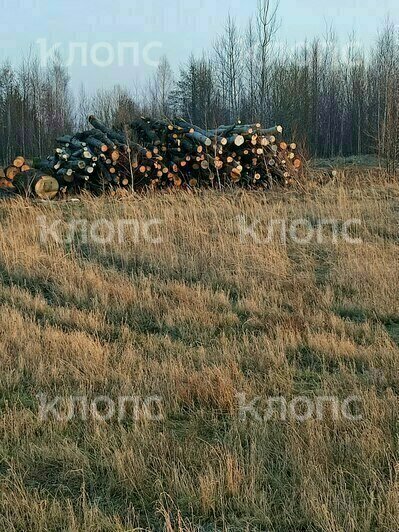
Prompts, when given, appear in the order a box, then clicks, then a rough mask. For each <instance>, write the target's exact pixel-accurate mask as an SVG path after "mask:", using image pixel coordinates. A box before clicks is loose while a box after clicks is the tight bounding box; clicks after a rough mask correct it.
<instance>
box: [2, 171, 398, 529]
mask: <svg viewBox="0 0 399 532" xmlns="http://www.w3.org/2000/svg"><path fill="white" fill-rule="evenodd" d="M398 215H399V186H398V183H397V182H396V183H394V182H383V181H381V182H378V183H375V184H372V181H371V180H370V179H368V177H367V175H366V173H365V174H364V175H363V174H362V175H358V176H352V177H351V178H350V179H349V178H347V179H345V178H344V176H343V175H341V174H340V175H339V176H338V178H337V180H336V182H335V183H330V184H327V185H325V186H322V187H321V186H320V187H318V186H314V187H311V188H309V189H308V190H306V191H305V190H292V191H274V192H270V193H266V194H261V193H250V192H231V193H225V194H219V193H217V192H213V193H212V192H204V193H201V194H198V195H191V196H190V195H187V194H183V193H182V194H174V195H172V194H171V195H163V196H161V195H154V196H147V197H141V198H139V197H137V198H130V199H127V200H126V199H124V200H118V199H115V198H106V197H103V198H97V199H91V198H83V199H82V201H80V202H79V203H70V202H59V203H50V204H45V203H32V202H28V201H25V200H23V199H20V200H13V201H9V202H8V201H7V202H6V201H4V202H3V203H2V204H1V205H0V217H1V233H0V272H1V278H0V304H1V312H0V372H1V378H0V387H1V394H0V396H1V397H0V408H1V438H0V488H1V495H0V496H1V499H0V529H1V530H7V531H10V532H11V531H21V532H22V531H30V532H39V531H40V532H41V531H49V532H50V531H51V532H53V531H70V532H81V531H126V530H132V531H133V530H155V531H157V530H165V531H169V532H170V531H195V530H198V531H199V530H203V531H213V530H215V531H216V530H217V531H219V530H220V531H222V530H226V531H237V532H238V531H248V532H249V531H266V530H267V531H287V532H288V531H328V532H338V531H342V532H343V531H345V532H351V531H353V532H355V531H368V530H373V531H374V530H378V531H386V532H392V531H394V530H399V455H398V412H399V405H398V397H399V283H398V279H399V253H398ZM40 217H42V218H40ZM43 217H46V218H45V219H46V221H47V223H49V224H50V225H51V224H52V223H53V222H55V223H56V225H54V226H52V227H53V229H51V230H53V232H54V231H59V233H60V234H61V232H62V231H63V232H64V233H63V234H64V235H66V236H67V235H68V232H69V236H71V235H70V233H71V229H70V227H71V226H70V223H71V221H72V220H74V219H75V220H76V219H80V220H88V222H87V224H88V227H89V228H92V225H91V224H93V223H95V221H96V220H97V221H98V220H106V221H107V222H104V223H102V225H101V227H102V230H103V231H104V235H103V236H104V238H103V240H102V241H101V238H92V237H90V234H89V238H86V237H85V233H84V231H80V232H79V231H75V232H74V234H73V235H72V237H71V238H69V239H68V238H58V239H56V238H55V237H54V236H52V235H50V234H49V235H48V238H47V240H46V239H45V238H44V233H43V229H41V226H42V225H43V223H44V222H43V220H44V218H43ZM240 217H241V218H240ZM242 217H245V220H246V222H245V223H248V225H249V224H250V223H253V222H254V221H256V220H258V221H259V223H257V224H256V226H255V225H254V226H253V228H255V229H256V235H257V237H256V238H254V235H253V234H250V233H249V232H247V234H245V235H244V234H243V232H242V225H240V224H242V222H240V221H239V220H241V221H242V220H243V218H242ZM298 219H306V220H308V221H309V223H312V226H315V227H316V226H317V224H318V221H319V220H327V219H334V220H338V221H339V222H340V223H341V222H342V223H343V222H345V221H346V220H348V219H358V220H361V223H360V224H358V225H357V226H353V225H352V226H351V230H350V231H351V233H350V234H351V237H353V238H357V239H361V242H358V243H354V242H352V241H348V239H347V238H342V235H339V236H338V238H335V239H334V238H333V236H334V235H333V232H332V231H331V230H330V229H331V228H329V227H328V226H327V227H325V230H324V233H323V235H324V236H323V239H322V241H317V239H316V238H311V239H310V241H308V242H307V243H305V242H298V241H296V240H297V239H294V238H291V236H290V235H289V234H288V238H287V239H286V242H283V241H282V239H281V238H279V233H278V230H277V226H276V228H275V233H274V237H273V238H271V239H269V241H268V240H267V239H266V238H265V237H266V236H267V234H266V233H267V228H268V227H270V222H271V220H280V221H281V220H285V221H286V223H287V227H288V226H289V225H290V224H291V223H292V221H294V220H298ZM57 220H61V222H57ZM118 220H136V221H137V224H138V228H139V230H138V233H136V234H135V233H134V231H128V230H127V231H126V238H125V239H121V238H117V236H116V235H117V232H116V230H115V227H116V226H117V224H118V223H119V222H118ZM151 220H158V222H157V223H153V222H151ZM148 222H150V223H152V225H151V227H149V226H147V225H146V224H147V223H148ZM279 223H280V224H281V222H279ZM68 224H69V225H68ZM106 224H108V225H109V227H110V228H111V230H112V231H111V230H110V232H109V233H107V232H106V231H107V230H106ZM118 227H119V226H118ZM146 227H147V229H148V231H147V233H146V231H145V228H146ZM255 229H254V230H255ZM112 232H114V234H113V235H112V234H111V233H112ZM57 234H58V233H57ZM118 234H119V233H118ZM106 235H108V236H107V237H106ZM109 235H111V236H112V238H109ZM148 235H151V239H149V238H148ZM122 240H123V241H122ZM155 240H156V241H155ZM243 393H244V394H245V397H246V401H247V403H249V402H250V401H252V400H253V399H255V398H256V397H260V399H259V402H257V403H256V405H257V410H258V411H259V412H260V413H262V415H263V413H265V411H267V409H266V406H265V405H267V404H269V403H268V401H269V398H271V397H273V398H276V397H280V400H281V398H284V401H286V402H287V403H289V402H290V401H292V400H293V399H295V398H296V397H307V398H309V399H310V400H312V401H313V400H315V398H317V397H320V396H323V397H325V396H328V397H335V398H338V400H339V401H341V402H342V401H344V400H345V399H346V398H348V397H354V396H355V397H356V398H357V403H356V405H352V406H356V409H357V410H356V412H353V415H351V416H343V415H338V416H337V415H335V414H334V411H333V409H332V408H331V409H329V408H326V409H325V410H324V411H323V415H322V416H319V417H316V416H315V415H311V416H310V417H307V419H303V420H299V419H298V416H297V417H294V416H293V415H287V416H286V419H282V416H280V415H278V413H277V415H271V416H268V418H265V419H263V418H262V419H258V418H257V416H255V415H252V413H251V412H249V413H248V412H246V413H245V414H244V415H243V412H242V410H240V408H239V396H237V394H243ZM39 394H42V396H41V397H42V398H41V399H39V398H38V397H37V396H38V395H39ZM43 394H44V396H46V398H47V399H46V401H47V400H48V401H50V400H51V399H52V398H56V397H62V398H63V399H62V400H61V402H60V403H57V404H56V407H57V412H58V413H59V415H58V416H56V415H55V414H54V412H53V411H51V412H50V413H49V415H48V416H43V411H42V410H41V409H42V403H41V402H40V401H43ZM101 396H106V397H107V398H109V400H111V401H113V402H114V403H115V404H116V403H118V401H119V398H120V397H123V396H134V397H139V398H140V401H141V400H143V401H144V400H146V398H149V397H153V396H158V399H157V401H156V403H155V402H153V403H151V405H150V406H148V408H147V409H145V408H144V407H140V408H136V409H134V408H133V409H132V408H129V407H131V406H132V405H129V407H128V408H127V410H126V415H124V416H117V415H110V416H108V417H109V419H105V417H106V416H105V413H106V412H107V404H108V406H109V403H104V405H103V410H101V406H98V411H101V412H104V415H103V416H102V417H103V419H99V417H101V416H99V415H97V416H95V415H94V413H93V412H91V411H90V412H89V414H87V412H86V413H85V412H84V404H85V401H86V399H87V401H88V403H91V402H92V401H93V400H94V399H95V398H98V397H101ZM70 397H83V399H81V400H77V401H76V408H75V410H74V411H73V414H74V415H73V416H68V415H67V413H68V410H67V408H68V405H70V404H71V403H70V401H71V399H68V398H70ZM98 404H99V405H100V403H98ZM139 404H140V405H141V403H139ZM152 407H156V412H155V411H154V412H153V410H152ZM150 410H151V412H153V414H154V415H153V416H152V417H153V418H151V416H149V415H148V414H149V411H150ZM276 410H277V409H276ZM98 411H97V414H98ZM274 413H275V412H274ZM61 414H62V415H61ZM64 414H65V415H64ZM155 414H158V415H155ZM261 417H262V416H261ZM266 417H267V416H266Z"/></svg>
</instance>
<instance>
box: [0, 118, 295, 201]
mask: <svg viewBox="0 0 399 532" xmlns="http://www.w3.org/2000/svg"><path fill="white" fill-rule="evenodd" d="M89 122H90V125H91V129H88V130H86V131H82V132H78V133H75V134H74V135H63V136H60V137H58V138H57V139H56V141H57V147H56V149H55V150H54V153H53V154H52V155H50V156H49V157H47V159H45V160H39V159H36V160H33V161H32V163H31V164H27V162H26V161H25V159H24V158H23V157H21V156H19V157H17V158H16V159H15V160H14V161H13V163H12V165H10V166H9V167H7V168H6V169H5V172H4V173H5V176H4V178H2V177H1V176H0V186H1V184H2V181H1V179H5V180H6V181H7V183H11V186H12V185H15V186H16V188H17V189H18V191H23V192H25V193H26V194H29V195H37V196H39V197H42V198H51V197H54V196H55V195H56V194H57V192H58V189H60V190H62V191H74V192H79V191H80V190H82V189H88V190H90V191H91V192H94V193H100V192H104V191H106V190H115V188H122V189H123V188H124V189H131V190H138V191H140V190H146V189H147V190H148V189H168V188H187V189H188V188H191V189H192V188H197V187H208V188H209V187H211V188H221V187H226V186H241V187H246V188H254V189H259V188H260V189H265V188H270V187H271V186H272V185H273V184H274V183H279V184H282V185H286V184H289V183H291V182H292V181H293V180H296V178H297V177H298V174H299V172H300V169H301V165H302V162H301V158H300V157H298V155H297V153H296V145H295V144H294V143H291V144H288V143H287V142H284V141H283V140H282V137H281V136H282V127H281V126H275V127H272V128H269V129H264V128H262V127H261V124H258V123H257V124H231V125H225V126H219V127H218V128H215V129H203V128H200V127H198V126H196V125H194V124H191V123H188V122H186V121H185V120H183V119H174V120H173V121H169V120H159V119H158V120H155V119H151V118H145V117H142V118H139V119H136V120H134V121H133V122H132V123H131V124H129V125H128V126H126V125H124V126H121V127H119V128H111V127H108V126H107V125H105V124H103V123H102V122H100V121H99V120H97V119H96V118H95V117H94V116H90V117H89ZM31 167H33V168H34V170H32V168H31Z"/></svg>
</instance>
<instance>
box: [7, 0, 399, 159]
mask: <svg viewBox="0 0 399 532" xmlns="http://www.w3.org/2000/svg"><path fill="white" fill-rule="evenodd" d="M278 31H279V17H278V6H277V5H273V3H272V0H259V3H258V7H257V11H256V13H255V14H254V16H253V17H252V18H251V19H250V20H249V22H248V25H247V27H246V28H244V29H241V28H240V27H239V26H238V25H237V23H236V21H235V20H234V19H233V18H231V17H229V18H228V19H227V21H226V25H225V28H224V30H223V32H222V34H221V35H220V36H218V37H217V39H216V40H215V43H214V46H213V48H212V50H209V51H204V52H203V54H202V55H201V56H200V57H195V56H194V55H191V56H190V57H189V59H188V60H187V62H186V64H184V65H182V66H181V67H180V68H179V71H178V72H176V73H174V72H173V71H172V68H171V66H170V64H169V61H168V59H167V58H166V57H163V58H161V60H160V63H159V66H158V68H157V71H156V73H155V75H154V76H153V77H152V78H151V79H150V80H149V81H148V83H147V86H146V87H144V88H143V90H142V91H141V92H140V91H138V92H136V93H132V91H130V90H129V89H128V88H124V87H121V86H119V85H118V86H115V87H114V88H113V89H111V90H100V91H97V92H96V93H95V94H94V95H93V94H92V95H88V94H87V92H86V91H85V89H84V87H82V88H81V89H80V91H79V92H78V93H77V94H72V90H71V87H70V77H69V74H68V71H67V69H66V68H65V67H64V66H63V63H62V60H61V58H60V57H59V56H57V55H55V56H54V57H53V58H52V60H51V61H50V62H49V64H48V65H47V67H46V68H42V67H41V66H40V64H39V61H38V59H37V58H36V57H34V56H32V55H28V56H27V57H26V58H25V59H24V60H23V61H22V63H21V65H19V66H17V67H13V66H12V65H11V64H10V63H8V62H6V63H4V64H3V65H0V160H2V161H7V160H10V159H11V158H12V157H13V156H14V155H15V154H16V153H23V154H27V155H37V156H44V155H47V154H48V153H50V152H51V151H52V147H53V145H54V139H55V137H56V136H58V135H60V134H63V133H65V132H68V131H73V130H74V129H86V128H87V122H86V121H87V115H88V114H91V113H94V114H96V115H98V117H99V118H100V119H101V120H103V121H105V122H107V123H110V124H118V125H119V124H121V123H123V122H125V121H129V120H131V119H134V118H135V117H137V116H140V115H151V116H153V117H158V116H161V117H164V116H167V117H172V116H180V117H182V118H185V119H186V120H189V121H192V122H193V123H195V124H198V125H199V126H202V127H205V128H213V127H216V126H217V125H220V124H226V123H232V122H236V121H238V120H241V121H242V122H249V123H252V122H261V123H262V124H263V125H265V126H270V125H274V124H282V125H284V128H285V131H286V133H287V136H288V137H289V138H294V139H296V141H297V142H298V144H299V145H300V146H301V147H302V149H303V150H304V151H305V153H306V154H308V155H310V156H314V157H323V158H324V157H333V156H339V155H341V156H347V155H362V154H369V153H376V154H377V155H379V156H380V157H381V158H383V159H384V160H385V161H387V163H388V164H389V166H390V167H391V168H396V167H397V165H398V161H399V36H398V31H397V29H396V28H395V26H394V25H393V24H391V23H389V22H387V23H386V25H385V27H384V28H382V30H380V31H379V33H378V35H377V36H376V39H375V43H374V45H373V46H372V47H371V48H370V49H368V50H365V49H364V48H362V47H361V46H359V45H358V44H357V42H356V38H355V36H353V37H352V39H351V40H350V42H349V43H348V45H347V46H346V47H345V50H342V49H341V48H340V45H339V42H338V39H337V38H336V36H335V35H334V32H333V31H332V30H330V31H328V32H327V34H326V35H325V36H323V37H322V38H318V39H314V40H313V41H312V42H305V43H304V44H302V45H301V46H299V47H295V48H294V49H292V48H291V49H290V48H289V47H288V46H282V45H278V44H277V36H278Z"/></svg>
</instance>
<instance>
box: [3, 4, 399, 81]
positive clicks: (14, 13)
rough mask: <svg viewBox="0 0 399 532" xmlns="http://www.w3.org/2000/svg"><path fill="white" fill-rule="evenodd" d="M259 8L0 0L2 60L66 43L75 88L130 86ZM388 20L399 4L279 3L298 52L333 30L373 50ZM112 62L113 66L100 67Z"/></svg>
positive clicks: (398, 12) (287, 37)
mask: <svg viewBox="0 0 399 532" xmlns="http://www.w3.org/2000/svg"><path fill="white" fill-rule="evenodd" d="M256 4H257V0H220V1H219V2H215V1H212V0H169V2H166V1H161V0H94V1H93V0H89V1H84V0H67V1H60V0H42V1H40V0H0V13H2V17H1V19H0V61H2V60H4V59H6V58H9V59H10V60H11V61H12V62H13V63H17V62H18V61H19V60H20V58H21V56H22V55H23V54H24V53H27V52H28V51H29V49H30V48H31V49H32V50H33V51H37V52H38V53H39V52H40V51H42V52H43V51H46V50H49V49H50V48H51V47H52V46H53V45H55V44H56V43H61V45H60V47H59V50H60V52H61V55H62V56H63V57H65V58H66V59H68V57H69V59H71V60H72V59H73V57H72V55H71V54H70V53H69V49H70V46H71V45H72V47H73V46H76V47H77V48H79V46H81V44H79V43H84V44H83V47H86V48H87V53H88V60H87V66H85V65H82V61H81V60H80V57H81V56H80V54H77V59H76V60H74V61H73V62H72V65H71V66H70V73H71V76H72V81H73V86H74V87H78V86H79V85H80V83H83V84H84V85H85V86H86V87H87V88H88V89H89V91H91V90H93V89H95V88H98V87H110V86H112V85H113V84H115V83H120V84H122V85H128V86H130V87H132V86H133V85H134V84H136V85H137V84H140V83H141V82H142V81H143V80H144V79H145V78H146V77H147V76H148V75H149V74H151V73H152V72H153V71H154V70H155V67H154V66H153V65H152V64H151V63H153V62H156V60H157V59H158V58H159V57H160V55H162V54H166V55H167V56H168V59H169V61H170V63H171V65H172V67H173V68H174V69H177V67H178V66H179V64H181V63H182V62H184V61H185V60H186V59H187V57H188V56H189V54H190V53H191V52H194V53H195V54H199V53H201V51H202V50H203V49H209V48H211V46H212V43H213V41H214V39H215V37H216V36H217V35H218V34H219V33H220V32H221V31H222V30H223V26H224V24H225V20H226V17H227V15H228V14H229V13H230V14H231V15H232V16H233V17H234V18H235V19H236V20H237V23H238V24H239V25H240V26H243V27H244V26H245V25H246V22H247V20H248V18H249V16H250V15H251V14H253V13H254V12H255V10H256ZM388 15H389V16H390V18H391V20H392V21H393V22H394V23H395V24H397V25H398V27H399V1H398V0H378V1H376V0H329V1H325V0H319V1H317V0H280V8H279V19H280V21H281V28H280V30H279V34H278V40H279V41H281V42H287V43H288V45H289V46H294V45H295V43H300V42H303V41H304V40H305V39H311V38H312V37H314V36H316V35H320V34H322V33H323V32H324V31H325V28H326V27H327V26H330V25H333V26H334V28H335V30H336V33H337V35H338V36H339V38H340V40H341V42H342V43H343V44H344V43H345V42H347V41H348V35H349V34H350V33H351V32H352V30H355V32H356V34H357V39H358V41H360V42H362V43H364V44H365V45H368V44H370V43H371V42H372V41H373V40H374V39H375V38H376V35H377V31H378V28H379V27H381V26H382V24H383V23H384V20H385V19H386V17H387V16H388ZM38 39H42V41H41V44H39V43H38ZM73 43H75V44H73ZM76 43H77V44H76ZM101 43H107V44H106V45H102V44H101ZM124 43H132V44H131V46H132V47H133V48H134V50H135V53H136V57H135V58H133V50H130V52H129V51H128V46H129V45H126V46H127V48H126V49H125V51H124V52H123V47H124V46H125V44H124ZM96 46H97V48H96ZM121 46H122V52H119V54H118V47H121ZM113 55H114V58H113V57H112V56H113ZM93 58H94V60H93ZM120 58H122V59H120ZM112 59H113V60H112ZM107 62H110V63H111V64H110V65H108V66H101V65H104V64H105V63H107Z"/></svg>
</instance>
